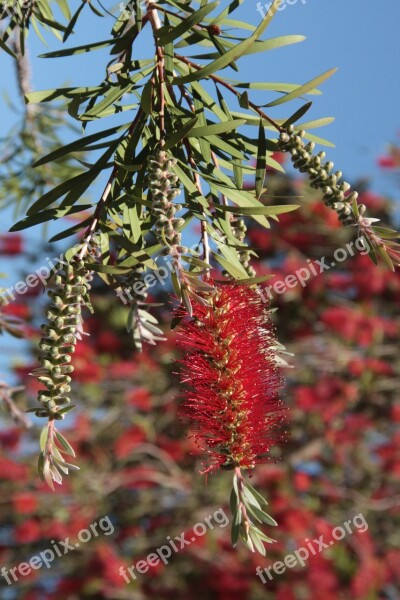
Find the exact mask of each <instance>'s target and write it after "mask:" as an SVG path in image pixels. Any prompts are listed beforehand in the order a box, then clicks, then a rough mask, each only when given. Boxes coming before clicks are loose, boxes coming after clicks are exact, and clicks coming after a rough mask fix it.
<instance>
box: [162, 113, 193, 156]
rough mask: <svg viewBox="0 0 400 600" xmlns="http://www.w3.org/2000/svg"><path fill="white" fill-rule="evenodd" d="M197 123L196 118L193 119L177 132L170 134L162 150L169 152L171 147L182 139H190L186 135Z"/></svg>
mask: <svg viewBox="0 0 400 600" xmlns="http://www.w3.org/2000/svg"><path fill="white" fill-rule="evenodd" d="M196 123H197V117H194V118H193V119H191V120H190V121H188V122H187V123H185V124H184V125H183V126H182V127H180V128H179V129H178V130H177V131H174V132H173V133H170V134H169V135H168V137H167V141H166V142H165V145H164V149H165V150H169V149H170V148H172V147H173V146H176V144H178V143H179V142H180V141H181V140H183V138H185V137H192V136H189V135H188V134H189V133H190V132H191V131H192V129H193V127H194V126H195V125H196Z"/></svg>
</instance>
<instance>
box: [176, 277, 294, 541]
mask: <svg viewBox="0 0 400 600" xmlns="http://www.w3.org/2000/svg"><path fill="white" fill-rule="evenodd" d="M213 283H214V284H215V282H213ZM179 345H180V347H181V349H182V350H184V351H185V352H186V354H185V356H184V358H183V359H182V361H181V362H182V372H181V380H182V383H184V384H185V386H186V397H185V402H184V407H183V411H184V413H185V414H187V415H188V416H189V417H190V418H191V419H192V420H193V422H194V434H193V435H194V438H195V440H196V443H197V445H198V446H199V448H200V449H201V451H202V452H205V453H206V455H207V459H208V460H207V461H206V462H207V464H206V465H205V468H204V471H203V472H204V473H209V472H213V471H216V470H217V469H218V468H223V469H234V488H233V491H232V497H231V507H232V510H233V513H234V519H233V530H232V538H233V542H234V543H236V541H237V538H238V536H239V535H240V536H241V538H242V540H243V541H244V542H245V543H246V544H247V545H248V546H249V547H250V549H251V550H254V548H255V547H256V548H257V550H259V551H260V552H262V553H264V552H263V548H264V547H263V544H262V543H261V540H262V541H267V542H271V541H273V540H271V539H270V538H268V537H267V536H265V534H263V533H262V532H261V531H260V530H259V529H258V528H257V527H256V526H255V524H254V522H253V520H252V518H251V517H253V518H254V519H255V520H258V521H259V522H263V523H268V524H270V525H276V522H275V521H274V520H273V519H272V518H271V517H270V516H269V515H267V514H266V513H264V511H263V509H262V504H263V503H264V504H266V502H265V500H263V499H262V498H261V497H260V496H259V495H258V494H257V493H256V492H255V490H254V489H253V488H251V486H249V485H248V484H245V481H244V479H243V476H242V473H241V469H245V470H247V469H253V468H254V467H255V465H256V463H259V462H265V461H266V460H268V459H269V458H270V451H271V448H272V446H274V445H275V444H276V443H277V442H278V441H280V440H282V439H283V437H284V436H283V434H282V427H281V426H282V420H283V405H282V402H281V400H280V399H279V395H278V394H279V390H280V388H281V385H282V379H281V376H280V375H279V368H278V367H277V366H276V360H275V356H274V349H273V348H274V347H275V346H276V342H275V339H274V335H273V332H272V329H271V323H270V320H269V313H268V310H267V308H266V306H265V304H264V303H263V302H262V299H261V297H260V296H259V294H258V293H257V291H256V290H255V289H252V288H250V287H249V286H246V285H240V284H236V283H227V284H222V285H220V286H219V287H216V291H215V292H214V293H213V294H211V295H209V296H208V298H207V300H206V301H204V302H203V303H200V302H194V303H193V319H191V320H190V321H186V322H184V324H183V326H182V330H181V336H180V342H179ZM257 496H258V499H257ZM235 532H236V533H235Z"/></svg>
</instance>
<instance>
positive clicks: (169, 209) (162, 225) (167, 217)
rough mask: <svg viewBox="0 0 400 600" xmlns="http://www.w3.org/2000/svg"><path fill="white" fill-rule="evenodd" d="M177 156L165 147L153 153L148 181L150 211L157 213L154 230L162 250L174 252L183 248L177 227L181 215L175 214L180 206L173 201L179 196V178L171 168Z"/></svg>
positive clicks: (149, 163) (181, 222)
mask: <svg viewBox="0 0 400 600" xmlns="http://www.w3.org/2000/svg"><path fill="white" fill-rule="evenodd" d="M174 164H176V159H174V158H168V156H167V153H166V152H165V151H164V150H159V151H158V152H157V153H156V154H152V155H151V156H150V157H149V161H148V168H149V173H148V183H149V190H150V191H151V195H152V212H153V214H154V215H155V217H156V226H155V234H156V237H157V239H158V241H159V242H160V243H161V244H162V245H163V246H164V250H163V252H164V254H176V253H177V252H178V253H179V252H184V251H185V250H186V249H182V248H180V243H181V238H182V235H181V234H180V233H179V228H180V227H181V226H182V225H183V224H184V222H185V221H184V219H180V218H177V217H176V216H175V213H176V212H178V211H179V210H181V209H182V205H181V204H174V199H175V198H176V197H177V196H179V194H180V190H179V179H178V177H177V176H176V175H175V174H174V173H171V172H170V168H171V167H172V166H173V165H174Z"/></svg>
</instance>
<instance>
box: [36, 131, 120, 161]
mask: <svg viewBox="0 0 400 600" xmlns="http://www.w3.org/2000/svg"><path fill="white" fill-rule="evenodd" d="M125 128H126V125H119V126H117V127H111V128H110V129H105V130H104V131H98V132H97V133H92V134H91V135H87V136H82V137H81V138H79V139H78V140H75V141H73V142H71V143H69V144H66V145H65V146H62V147H61V148H57V150H53V152H50V153H49V154H46V156H43V157H42V158H39V160H37V161H36V162H35V163H34V164H33V166H34V167H39V166H41V165H45V164H46V163H48V162H52V161H53V160H57V159H58V158H61V157H62V156H65V155H66V154H70V153H71V152H76V151H81V152H82V151H84V148H86V146H89V144H92V143H93V142H97V140H103V139H104V138H106V137H109V136H110V135H114V133H117V132H118V131H121V130H122V129H125Z"/></svg>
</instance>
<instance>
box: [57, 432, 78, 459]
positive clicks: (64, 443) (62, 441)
mask: <svg viewBox="0 0 400 600" xmlns="http://www.w3.org/2000/svg"><path fill="white" fill-rule="evenodd" d="M55 434H56V438H57V440H58V442H59V443H60V445H61V446H62V448H63V452H64V453H65V454H69V455H70V456H75V451H74V449H73V448H72V446H71V445H70V443H69V442H68V441H67V440H66V439H65V437H64V436H63V435H62V434H61V433H60V432H59V431H56V432H55Z"/></svg>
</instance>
